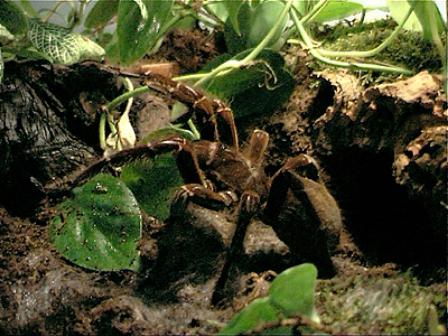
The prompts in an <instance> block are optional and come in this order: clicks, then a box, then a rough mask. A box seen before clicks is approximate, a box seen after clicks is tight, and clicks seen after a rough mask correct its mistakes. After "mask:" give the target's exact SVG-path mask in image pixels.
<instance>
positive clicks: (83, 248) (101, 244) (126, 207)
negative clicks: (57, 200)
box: [50, 174, 142, 271]
mask: <svg viewBox="0 0 448 336" xmlns="http://www.w3.org/2000/svg"><path fill="white" fill-rule="evenodd" d="M141 225H142V223H141V214H140V208H139V206H138V204H137V201H136V200H135V198H134V196H133V194H132V192H130V191H129V189H128V188H127V187H126V185H125V184H124V183H123V182H122V181H120V180H119V179H117V178H114V177H112V176H109V175H103V174H100V175H97V176H95V177H94V178H92V179H91V180H90V181H89V182H87V183H86V184H85V185H83V186H81V187H78V188H75V189H74V190H73V198H71V199H67V200H65V201H64V202H62V203H61V204H59V205H58V207H57V214H56V216H55V217H54V219H53V221H52V223H51V227H50V236H51V239H52V241H53V244H54V246H55V247H56V249H57V250H58V251H59V253H61V254H62V255H63V256H64V257H65V258H67V259H68V260H70V261H72V262H73V263H75V264H77V265H79V266H83V267H86V268H89V269H94V270H101V271H113V270H121V269H130V270H138V268H139V252H138V249H137V247H138V244H139V240H140V238H141Z"/></svg>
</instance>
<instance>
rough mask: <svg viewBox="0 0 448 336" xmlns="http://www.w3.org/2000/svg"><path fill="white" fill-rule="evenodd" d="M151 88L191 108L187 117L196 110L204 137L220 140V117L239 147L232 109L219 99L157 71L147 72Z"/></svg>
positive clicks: (146, 83) (148, 84)
mask: <svg viewBox="0 0 448 336" xmlns="http://www.w3.org/2000/svg"><path fill="white" fill-rule="evenodd" d="M144 83H145V85H147V86H148V87H149V88H150V89H152V90H154V91H156V92H159V93H161V94H164V95H170V96H171V97H173V98H174V99H176V100H178V101H179V102H181V103H183V104H185V105H187V106H188V107H189V108H190V113H188V114H187V115H185V117H183V118H184V120H186V119H185V118H187V119H188V118H191V117H192V116H193V112H196V120H197V122H198V123H199V126H200V127H199V128H200V129H201V136H202V137H203V138H204V139H208V140H215V141H220V134H219V130H218V118H220V119H222V120H224V122H225V123H226V124H227V126H228V127H229V129H230V135H231V138H232V147H233V148H235V149H236V150H238V149H239V141H238V132H237V129H236V125H235V119H234V117H233V112H232V110H231V109H230V108H229V107H228V106H227V105H226V104H224V103H223V102H222V101H221V100H219V99H212V98H208V97H207V96H206V95H204V94H203V93H202V92H201V90H199V89H197V88H194V87H191V86H188V85H186V84H183V83H180V82H176V81H173V80H172V79H170V78H167V77H164V76H161V75H159V74H155V73H147V74H146V79H145V81H144Z"/></svg>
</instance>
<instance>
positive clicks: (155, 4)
mask: <svg viewBox="0 0 448 336" xmlns="http://www.w3.org/2000/svg"><path fill="white" fill-rule="evenodd" d="M142 1H143V3H144V4H145V5H146V9H147V13H148V18H147V19H146V20H145V19H144V18H143V17H142V12H141V9H140V7H139V6H138V5H137V4H136V2H135V1H120V3H119V6H118V24H117V34H118V46H119V51H120V60H121V62H122V63H123V64H130V63H132V62H134V61H136V60H138V59H139V58H141V57H142V56H144V55H145V54H146V53H147V52H148V51H150V50H151V49H152V48H154V47H155V46H156V45H157V42H158V40H159V39H160V37H161V36H162V35H163V34H164V33H165V32H166V29H167V27H166V26H165V25H166V24H167V22H168V19H169V18H170V15H171V8H172V5H173V0H164V1H151V0H142Z"/></svg>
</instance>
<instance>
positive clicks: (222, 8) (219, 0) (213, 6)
mask: <svg viewBox="0 0 448 336" xmlns="http://www.w3.org/2000/svg"><path fill="white" fill-rule="evenodd" d="M227 2H229V1H226V0H224V1H223V0H214V1H207V4H206V5H205V7H206V9H207V11H210V12H212V13H213V14H214V15H215V16H216V17H217V18H219V19H220V20H221V21H222V22H225V21H226V20H227V18H228V17H229V10H228V9H227V5H226V3H227ZM237 2H239V0H238V1H237Z"/></svg>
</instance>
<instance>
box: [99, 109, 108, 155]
mask: <svg viewBox="0 0 448 336" xmlns="http://www.w3.org/2000/svg"><path fill="white" fill-rule="evenodd" d="M106 117H107V112H102V113H101V117H100V123H99V125H98V133H99V138H100V147H101V149H103V150H104V149H106Z"/></svg>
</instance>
